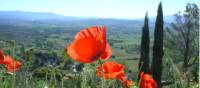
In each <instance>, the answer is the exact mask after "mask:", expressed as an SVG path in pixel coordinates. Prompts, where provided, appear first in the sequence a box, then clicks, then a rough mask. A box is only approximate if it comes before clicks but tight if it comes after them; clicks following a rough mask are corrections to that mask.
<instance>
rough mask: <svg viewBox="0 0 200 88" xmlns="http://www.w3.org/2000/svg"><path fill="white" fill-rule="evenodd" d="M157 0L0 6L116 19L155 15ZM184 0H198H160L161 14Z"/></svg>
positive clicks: (33, 0)
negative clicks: (147, 14)
mask: <svg viewBox="0 0 200 88" xmlns="http://www.w3.org/2000/svg"><path fill="white" fill-rule="evenodd" d="M160 1H161V0H0V10H19V11H31V12H53V13H57V14H61V15H66V16H75V17H101V18H118V19H135V18H143V17H144V15H145V13H146V11H148V13H149V16H150V17H153V16H155V15H156V12H157V6H158V4H159V2H160ZM188 2H193V3H196V4H198V6H199V0H162V4H163V11H164V12H163V13H164V15H172V14H174V13H177V12H178V11H181V12H183V11H184V9H185V5H186V3H188Z"/></svg>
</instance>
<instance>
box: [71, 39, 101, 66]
mask: <svg viewBox="0 0 200 88" xmlns="http://www.w3.org/2000/svg"><path fill="white" fill-rule="evenodd" d="M102 51H103V49H102V45H101V43H100V42H99V41H96V40H95V39H94V38H92V37H88V38H81V39H78V40H76V41H75V42H74V43H72V44H71V45H70V46H69V48H68V54H69V55H70V56H71V57H72V58H75V60H78V61H80V62H85V63H88V62H92V61H94V60H96V59H98V58H97V57H98V56H99V54H101V52H102Z"/></svg>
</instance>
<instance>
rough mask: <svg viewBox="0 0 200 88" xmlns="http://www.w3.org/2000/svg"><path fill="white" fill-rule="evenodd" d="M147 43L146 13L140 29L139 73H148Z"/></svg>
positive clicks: (147, 26)
mask: <svg viewBox="0 0 200 88" xmlns="http://www.w3.org/2000/svg"><path fill="white" fill-rule="evenodd" d="M149 41H150V39H149V24H148V13H146V16H145V19H144V26H143V28H142V39H141V51H140V61H139V70H140V72H145V73H148V72H149Z"/></svg>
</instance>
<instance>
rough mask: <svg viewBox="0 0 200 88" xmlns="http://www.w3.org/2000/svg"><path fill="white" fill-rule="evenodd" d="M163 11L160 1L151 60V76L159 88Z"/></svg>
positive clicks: (162, 53)
mask: <svg viewBox="0 0 200 88" xmlns="http://www.w3.org/2000/svg"><path fill="white" fill-rule="evenodd" d="M163 55H164V52H163V11H162V3H160V4H159V6H158V11H157V17H156V24H155V31H154V43H153V60H152V76H153V78H154V79H155V81H156V82H157V84H158V86H159V88H161V87H162V86H161V76H162V58H163Z"/></svg>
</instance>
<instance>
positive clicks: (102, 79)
mask: <svg viewBox="0 0 200 88" xmlns="http://www.w3.org/2000/svg"><path fill="white" fill-rule="evenodd" d="M102 64H103V62H102V61H101V60H100V59H99V65H100V66H101V69H102V70H101V75H102V78H101V88H104V69H103V66H102Z"/></svg>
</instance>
